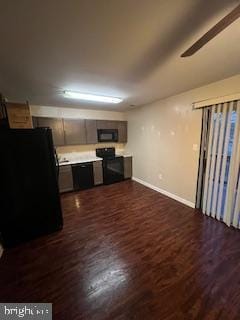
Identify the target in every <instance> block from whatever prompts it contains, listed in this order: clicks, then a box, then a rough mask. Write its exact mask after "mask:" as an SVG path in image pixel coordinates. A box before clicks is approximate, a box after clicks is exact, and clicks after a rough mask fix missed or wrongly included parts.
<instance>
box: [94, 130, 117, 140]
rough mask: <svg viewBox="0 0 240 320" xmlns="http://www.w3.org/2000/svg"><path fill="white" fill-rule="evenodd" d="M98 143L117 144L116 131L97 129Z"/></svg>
mask: <svg viewBox="0 0 240 320" xmlns="http://www.w3.org/2000/svg"><path fill="white" fill-rule="evenodd" d="M97 133H98V142H118V129H98V131H97Z"/></svg>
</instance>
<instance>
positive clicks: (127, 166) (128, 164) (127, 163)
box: [124, 157, 132, 179]
mask: <svg viewBox="0 0 240 320" xmlns="http://www.w3.org/2000/svg"><path fill="white" fill-rule="evenodd" d="M130 178H132V157H124V179H130Z"/></svg>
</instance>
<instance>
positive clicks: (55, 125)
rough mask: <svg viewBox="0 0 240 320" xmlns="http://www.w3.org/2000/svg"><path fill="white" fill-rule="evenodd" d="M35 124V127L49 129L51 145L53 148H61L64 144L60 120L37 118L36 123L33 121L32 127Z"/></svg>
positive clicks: (61, 121)
mask: <svg viewBox="0 0 240 320" xmlns="http://www.w3.org/2000/svg"><path fill="white" fill-rule="evenodd" d="M36 124H37V127H49V128H51V129H52V135H53V143H54V145H55V146H63V145H64V144H65V141H64V130H63V120H62V119H60V118H45V117H38V118H37V121H36V119H34V125H36Z"/></svg>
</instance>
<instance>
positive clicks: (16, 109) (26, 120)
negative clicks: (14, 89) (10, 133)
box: [6, 102, 33, 129]
mask: <svg viewBox="0 0 240 320" xmlns="http://www.w3.org/2000/svg"><path fill="white" fill-rule="evenodd" d="M6 109H7V116H8V122H9V127H10V128H12V129H20V128H24V129H26V128H32V127H33V124H32V117H31V115H30V108H29V105H28V103H15V102H7V103H6Z"/></svg>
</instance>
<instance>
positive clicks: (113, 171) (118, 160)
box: [96, 148, 124, 184]
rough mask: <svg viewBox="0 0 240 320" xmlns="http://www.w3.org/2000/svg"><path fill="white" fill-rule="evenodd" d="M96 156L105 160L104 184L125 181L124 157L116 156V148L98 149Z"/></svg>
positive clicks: (103, 163)
mask: <svg viewBox="0 0 240 320" xmlns="http://www.w3.org/2000/svg"><path fill="white" fill-rule="evenodd" d="M96 156H97V157H99V158H102V159H103V160H102V165H103V183H104V184H111V183H114V182H118V181H122V180H124V165H123V157H122V156H118V155H116V152H115V148H98V149H96Z"/></svg>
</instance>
